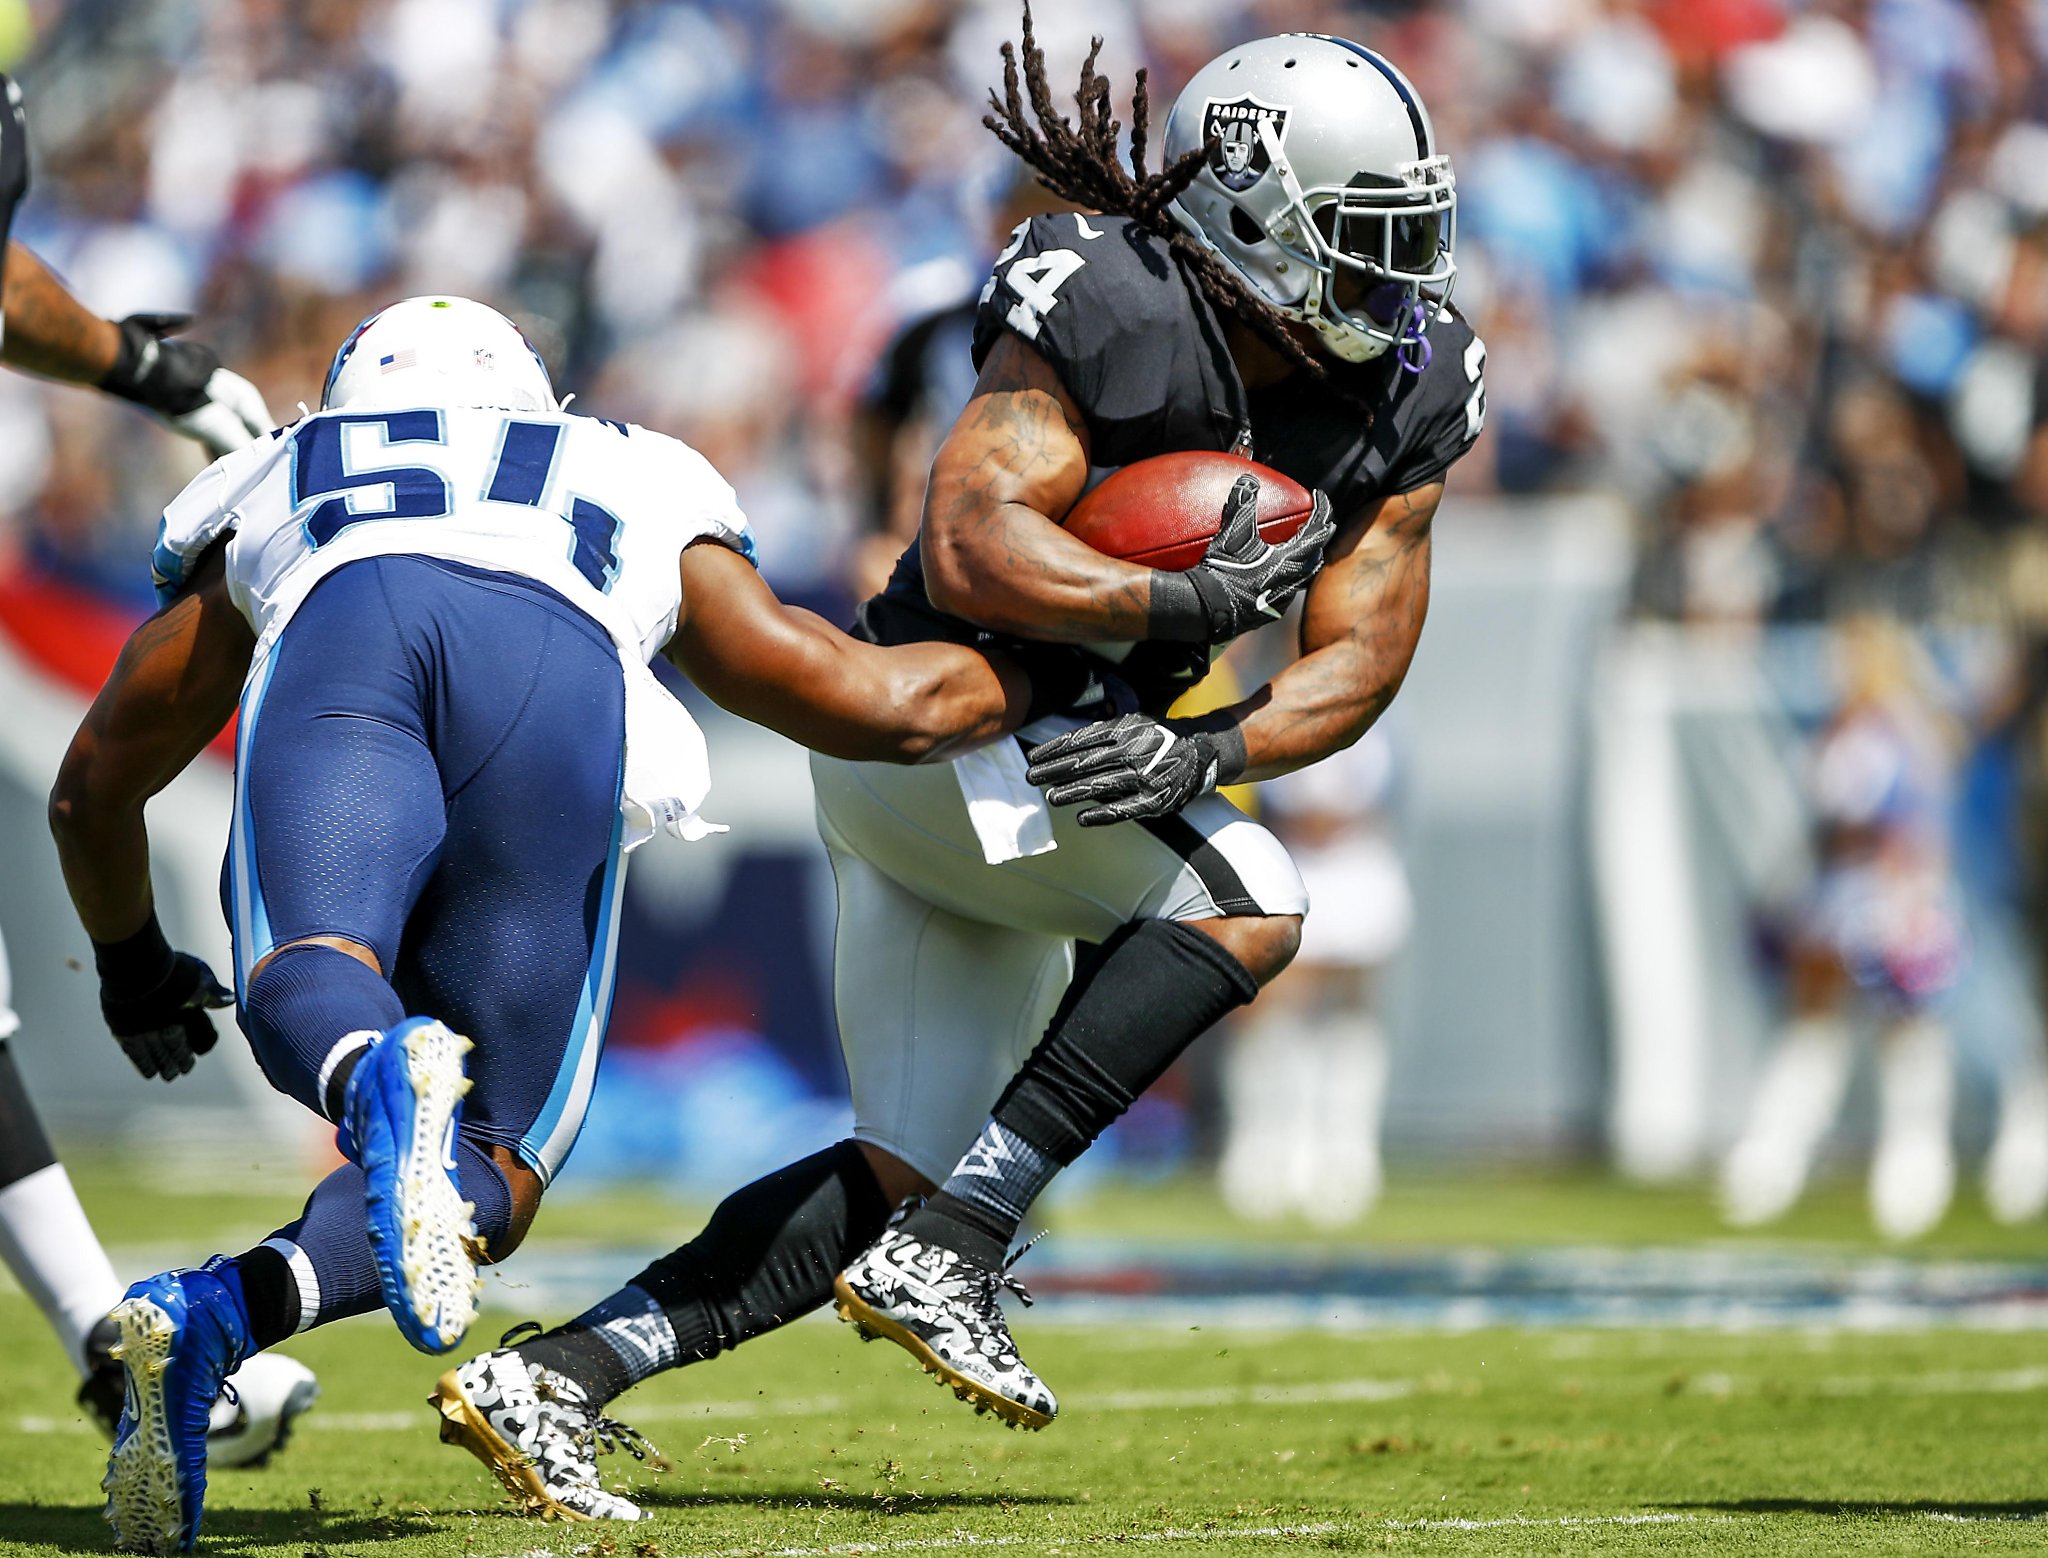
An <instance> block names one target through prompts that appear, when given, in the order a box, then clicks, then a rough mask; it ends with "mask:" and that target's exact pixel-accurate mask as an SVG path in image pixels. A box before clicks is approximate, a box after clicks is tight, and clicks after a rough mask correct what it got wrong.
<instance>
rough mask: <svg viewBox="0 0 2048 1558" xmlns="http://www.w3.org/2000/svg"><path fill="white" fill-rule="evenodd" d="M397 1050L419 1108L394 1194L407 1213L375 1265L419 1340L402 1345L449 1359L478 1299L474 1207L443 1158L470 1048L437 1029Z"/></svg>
mask: <svg viewBox="0 0 2048 1558" xmlns="http://www.w3.org/2000/svg"><path fill="white" fill-rule="evenodd" d="M401 1042H402V1043H403V1044H404V1046H405V1055H406V1079H407V1081H408V1082H409V1083H410V1085H411V1087H412V1092H413V1097H414V1099H415V1100H416V1104H417V1107H416V1109H415V1111H414V1115H413V1122H412V1136H411V1141H410V1143H409V1146H408V1148H407V1150H406V1152H405V1154H404V1156H403V1160H402V1162H401V1163H400V1164H399V1165H398V1171H397V1184H396V1186H395V1189H396V1192H397V1195H398V1196H399V1198H400V1201H401V1204H402V1205H403V1207H404V1209H405V1212H404V1216H403V1217H402V1218H400V1219H399V1220H398V1222H399V1228H398V1234H399V1238H398V1246H399V1247H398V1249H397V1250H396V1251H395V1252H393V1251H390V1250H388V1249H387V1248H385V1244H386V1241H385V1240H383V1239H380V1238H377V1237H374V1236H373V1238H372V1240H371V1244H372V1247H373V1248H374V1249H375V1250H376V1252H377V1256H378V1262H379V1264H380V1265H384V1264H386V1263H387V1262H388V1263H389V1264H390V1265H392V1266H393V1267H395V1274H396V1275H397V1276H398V1277H399V1278H400V1279H401V1280H399V1281H398V1282H396V1283H394V1284H393V1285H394V1286H395V1287H396V1288H397V1289H398V1290H399V1291H400V1292H401V1293H403V1295H404V1298H405V1307H406V1308H407V1309H408V1310H409V1311H410V1313H411V1316H412V1318H413V1319H414V1320H415V1321H416V1322H417V1323H418V1327H419V1332H420V1334H419V1335H417V1336H415V1335H413V1334H412V1333H411V1332H410V1331H408V1332H407V1339H408V1340H409V1341H411V1342H412V1343H413V1345H414V1346H415V1347H419V1348H421V1350H423V1351H426V1352H437V1353H439V1352H447V1351H449V1350H451V1349H452V1348H454V1347H455V1346H456V1345H457V1344H458V1343H460V1342H461V1340H462V1338H463V1337H464V1335H466V1334H467V1333H468V1330H469V1327H470V1325H471V1324H472V1323H473V1322H474V1321H475V1319H476V1314H477V1305H478V1302H479V1300H480V1298H481V1296H482V1294H483V1277H482V1275H481V1274H480V1273H479V1272H478V1271H477V1257H478V1255H479V1254H480V1253H481V1251H482V1241H481V1240H479V1239H478V1237H477V1233H476V1224H475V1222H474V1221H473V1216H474V1213H475V1206H474V1204H473V1203H471V1202H468V1201H465V1200H463V1199H462V1196H461V1194H460V1193H459V1191H458V1190H457V1189H456V1185H455V1181H454V1179H453V1178H452V1177H451V1174H450V1171H449V1169H448V1168H447V1166H446V1164H445V1162H444V1161H443V1158H442V1145H443V1143H444V1142H445V1141H446V1140H447V1139H448V1136H449V1132H450V1127H451V1125H452V1123H453V1120H454V1117H455V1111H456V1108H457V1107H458V1105H459V1104H460V1102H461V1100H462V1098H463V1096H464V1095H465V1094H466V1093H467V1092H468V1091H469V1088H470V1078H469V1077H468V1076H466V1075H465V1074H464V1072H463V1066H462V1057H463V1056H464V1055H466V1054H467V1053H468V1052H469V1051H470V1050H471V1049H472V1048H474V1045H473V1044H472V1043H471V1041H470V1040H469V1039H466V1038H464V1037H463V1036H462V1035H461V1034H459V1033H455V1032H453V1031H451V1030H450V1029H448V1028H447V1027H445V1026H443V1025H442V1024H440V1023H427V1024H423V1025H422V1026H420V1027H418V1028H416V1029H414V1030H413V1031H412V1032H411V1033H408V1034H406V1035H405V1037H404V1039H403V1040H402V1041H401ZM375 1226H376V1224H375V1220H374V1219H373V1221H372V1227H373V1230H374V1229H375ZM394 1256H395V1258H394Z"/></svg>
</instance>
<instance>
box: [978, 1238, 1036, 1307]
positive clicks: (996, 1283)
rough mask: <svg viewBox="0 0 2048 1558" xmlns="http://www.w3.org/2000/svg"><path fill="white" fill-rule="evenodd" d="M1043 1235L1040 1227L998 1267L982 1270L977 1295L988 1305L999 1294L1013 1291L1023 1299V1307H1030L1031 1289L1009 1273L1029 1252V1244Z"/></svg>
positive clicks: (991, 1303)
mask: <svg viewBox="0 0 2048 1558" xmlns="http://www.w3.org/2000/svg"><path fill="white" fill-rule="evenodd" d="M1044 1237H1045V1230H1044V1229H1040V1230H1039V1231H1038V1232H1037V1233H1034V1234H1033V1235H1032V1236H1031V1237H1030V1238H1028V1239H1026V1240H1025V1241H1024V1242H1023V1243H1022V1244H1021V1245H1019V1246H1018V1247H1017V1248H1016V1249H1015V1250H1013V1251H1011V1252H1010V1255H1009V1257H1008V1258H1007V1259H1005V1260H1004V1262H1003V1263H1002V1265H1001V1266H1000V1267H998V1268H997V1269H996V1270H994V1271H987V1272H984V1273H983V1274H982V1276H983V1286H982V1289H981V1292H980V1294H979V1295H978V1296H979V1297H981V1298H982V1299H983V1300H984V1301H986V1302H987V1303H989V1304H990V1305H993V1304H994V1303H995V1302H996V1300H997V1298H998V1297H999V1296H1000V1295H1001V1294H1003V1293H1015V1294H1016V1295H1017V1296H1018V1297H1019V1298H1021V1299H1022V1300H1024V1307H1025V1308H1026V1309H1029V1308H1030V1307H1031V1289H1029V1288H1027V1287H1026V1286H1025V1285H1024V1283H1023V1280H1022V1279H1021V1278H1019V1277H1015V1276H1012V1275H1011V1274H1010V1268H1011V1267H1012V1266H1014V1265H1016V1264H1017V1262H1018V1261H1020V1260H1022V1259H1023V1258H1024V1257H1025V1256H1026V1255H1028V1254H1030V1253H1031V1246H1032V1245H1034V1244H1036V1243H1037V1242H1038V1241H1039V1240H1040V1239H1043V1238H1044Z"/></svg>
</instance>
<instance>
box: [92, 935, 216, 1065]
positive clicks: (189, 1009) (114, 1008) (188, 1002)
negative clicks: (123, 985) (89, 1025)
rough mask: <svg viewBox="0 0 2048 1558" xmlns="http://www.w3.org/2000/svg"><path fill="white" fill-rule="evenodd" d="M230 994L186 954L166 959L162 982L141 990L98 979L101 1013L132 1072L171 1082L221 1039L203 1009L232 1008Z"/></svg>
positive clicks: (192, 957) (211, 972)
mask: <svg viewBox="0 0 2048 1558" xmlns="http://www.w3.org/2000/svg"><path fill="white" fill-rule="evenodd" d="M234 1004H235V993H234V992H233V991H232V990H229V989H226V988H225V987H223V986H222V984H221V982H220V981H219V980H218V979H216V978H214V977H213V970H212V969H210V968H208V967H207V966H206V964H204V963H203V962H201V961H200V960H199V959H198V958H196V957H194V956H192V954H191V953H189V952H177V953H173V954H172V955H171V962H170V967H169V968H168V969H167V970H166V972H165V974H164V977H163V979H162V981H161V982H160V983H158V984H156V985H155V986H153V987H152V988H151V989H149V990H146V991H142V992H139V993H137V992H126V991H119V990H116V989H114V988H111V987H110V984H109V982H108V981H107V980H105V979H102V980H101V981H100V1014H101V1015H102V1016H103V1017H105V1018H106V1020H107V1027H108V1028H109V1029H110V1030H111V1031H112V1032H113V1035H114V1038H115V1039H116V1040H117V1041H118V1042H119V1043H120V1046H121V1048H122V1050H123V1051H124V1052H125V1053H126V1054H127V1056H128V1059H129V1060H130V1061H131V1062H133V1063H134V1066H135V1069H136V1070H137V1071H140V1072H141V1073H142V1074H143V1075H144V1076H146V1077H159V1076H160V1077H162V1078H163V1079H164V1080H165V1081H166V1082H174V1081H176V1080H177V1079H178V1078H179V1077H181V1076H183V1075H184V1074H185V1073H186V1072H188V1071H190V1070H191V1069H192V1065H193V1061H194V1059H195V1058H196V1057H198V1056H200V1055H204V1054H205V1053H206V1052H207V1051H208V1050H210V1049H212V1048H213V1046H214V1043H215V1041H216V1040H217V1039H218V1038H219V1037H220V1035H219V1034H218V1033H217V1032H216V1031H215V1029H214V1026H213V1018H212V1017H211V1016H209V1015H208V1010H209V1009H210V1008H214V1007H222V1006H232V1005H234Z"/></svg>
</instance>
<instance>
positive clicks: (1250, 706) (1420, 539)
mask: <svg viewBox="0 0 2048 1558" xmlns="http://www.w3.org/2000/svg"><path fill="white" fill-rule="evenodd" d="M1443 495H1444V484H1443V483H1442V482H1441V481H1436V482H1431V483H1430V484H1429V485H1428V486H1426V487H1417V488H1416V489H1415V490H1414V491H1413V492H1403V493H1397V494H1396V495H1394V496H1393V497H1390V498H1384V499H1382V500H1381V501H1380V502H1379V503H1378V504H1377V505H1376V506H1375V507H1374V508H1373V509H1372V510H1370V511H1369V512H1368V513H1367V514H1365V515H1363V516H1360V517H1359V518H1357V519H1354V520H1353V521H1352V523H1350V524H1348V525H1346V526H1345V527H1344V528H1343V529H1342V530H1340V531H1339V532H1338V534H1337V539H1336V540H1335V541H1334V542H1333V543H1332V544H1331V547H1330V560H1329V562H1328V563H1326V564H1325V565H1324V567H1323V571H1322V573H1321V574H1319V575H1318V576H1317V577H1316V580H1315V582H1314V583H1313V584H1311V585H1310V586H1309V588H1308V595H1307V598H1306V599H1305V600H1304V602H1303V608H1304V609H1303V611H1302V617H1301V658H1300V659H1298V660H1296V661H1295V662H1294V663H1293V664H1292V665H1290V666H1288V667H1287V669H1286V670H1284V671H1282V672H1281V673H1280V674H1279V675H1278V676H1276V677H1274V678H1273V680H1272V682H1271V683H1270V684H1268V685H1267V686H1265V687H1262V688H1261V689H1259V691H1258V692H1256V693H1254V694H1253V695H1252V696H1251V697H1250V698H1248V699H1246V700H1245V701H1244V702H1243V703H1241V704H1239V705H1237V706H1236V707H1235V708H1233V709H1229V710H1225V711H1222V712H1221V713H1220V714H1217V715H1211V716H1209V717H1207V718H1205V719H1200V720H1196V721H1193V722H1191V723H1193V724H1195V725H1196V726H1200V727H1205V728H1206V727H1209V726H1212V725H1218V724H1230V723H1234V724H1236V725H1237V727H1238V729H1239V730H1240V731H1241V732H1242V733H1243V736H1244V741H1245V756H1246V768H1245V771H1244V777H1245V778H1247V779H1271V778H1273V777H1274V776H1275V775H1278V774H1284V773H1287V772H1289V771H1290V770H1292V769H1296V768H1305V767H1307V766H1308V765H1309V764H1310V763H1314V762H1317V761H1320V760H1321V759H1323V758H1325V757H1328V756H1329V755H1330V754H1331V753H1332V752H1335V751H1338V750H1340V749H1342V748H1344V747H1348V746H1350V745H1351V743H1352V742H1354V741H1356V740H1357V739H1358V738H1359V737H1360V736H1362V735H1364V734H1365V733H1366V731H1367V730H1369V729H1370V728H1371V727H1372V724H1373V722H1374V721H1375V720H1377V719H1378V718H1379V717H1380V715H1381V714H1382V713H1383V712H1385V710H1386V707H1387V705H1388V704H1390V703H1392V702H1393V701H1394V694H1395V693H1397V692H1399V691H1400V690H1401V681H1402V679H1403V678H1404V677H1405V676H1407V674H1408V663H1409V662H1410V661H1411V660H1413V659H1414V658H1415V645H1416V643H1417V641H1418V640H1419V639H1420V638H1421V637H1422V619H1423V617H1424V616H1425V615H1426V614H1427V613H1428V611H1429V553H1430V523H1431V521H1432V520H1433V519H1434V518H1435V517H1436V508H1437V504H1438V503H1439V502H1441V501H1442V499H1443Z"/></svg>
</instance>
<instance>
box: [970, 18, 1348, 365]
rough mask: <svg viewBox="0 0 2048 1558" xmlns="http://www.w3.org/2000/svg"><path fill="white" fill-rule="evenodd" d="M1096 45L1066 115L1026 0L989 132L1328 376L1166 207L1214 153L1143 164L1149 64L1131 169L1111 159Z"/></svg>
mask: <svg viewBox="0 0 2048 1558" xmlns="http://www.w3.org/2000/svg"><path fill="white" fill-rule="evenodd" d="M1101 52H1102V40H1101V39H1100V38H1097V39H1096V40H1095V43H1094V47H1093V48H1091V49H1089V51H1088V58H1087V59H1086V60H1085V61H1083V62H1082V65H1081V85H1080V87H1079V89H1078V90H1077V91H1076V92H1075V94H1074V102H1075V105H1076V106H1077V107H1078V108H1079V109H1080V123H1079V125H1078V126H1077V125H1075V124H1072V123H1070V122H1069V121H1068V120H1067V118H1066V116H1065V115H1063V114H1062V113H1060V112H1059V110H1058V109H1056V108H1055V107H1054V106H1053V101H1052V91H1051V89H1050V88H1049V87H1047V85H1046V81H1045V51H1044V50H1042V49H1041V48H1039V46H1038V39H1037V38H1036V37H1035V36H1034V35H1033V33H1032V31H1031V3H1030V0H1025V4H1024V38H1023V57H1024V63H1023V70H1022V77H1023V80H1022V90H1021V91H1020V90H1019V81H1018V76H1019V71H1018V64H1017V55H1018V51H1017V48H1016V46H1015V45H1013V44H1009V43H1005V44H1004V45H1003V95H1002V96H1001V97H997V96H996V94H995V93H994V92H993V91H991V92H990V93H989V95H988V101H989V107H990V108H991V109H992V110H993V112H991V113H988V114H986V115H984V116H983V118H982V121H981V122H982V123H983V124H985V125H987V126H988V128H989V129H991V130H993V131H994V132H995V134H996V138H997V139H998V140H1000V141H1001V142H1002V143H1003V144H1004V145H1005V146H1007V147H1009V148H1010V150H1011V151H1013V152H1015V153H1016V154H1017V155H1018V156H1019V157H1021V158H1023V159H1024V161H1025V163H1026V164H1028V165H1029V166H1030V167H1031V168H1032V169H1033V171H1035V172H1036V173H1037V174H1038V182H1039V183H1041V184H1043V185H1044V186H1045V187H1046V188H1047V189H1049V190H1051V191H1052V192H1053V193H1054V194H1055V195H1058V196H1059V197H1060V198H1061V199H1062V200H1069V201H1072V202H1073V203H1074V204H1075V205H1077V206H1083V207H1086V208H1087V209H1089V210H1091V211H1108V212H1111V213H1113V214H1115V215H1117V216H1127V217H1129V218H1130V219H1131V220H1132V221H1134V222H1137V223H1138V224H1139V225H1140V226H1142V227H1144V228H1145V229H1146V230H1147V231H1148V232H1151V233H1153V234H1155V235H1156V236H1158V237H1160V238H1162V239H1164V240H1165V241H1166V246H1167V248H1168V249H1169V250H1170V251H1171V252H1172V253H1173V254H1174V255H1175V256H1177V257H1178V258H1179V260H1180V262H1181V264H1182V265H1183V266H1185V267H1186V268H1187V272H1188V274H1189V275H1191V276H1193V277H1194V278H1195V284H1196V285H1197V286H1198V287H1200V288H1201V291H1202V295H1203V296H1204V297H1206V298H1207V299H1208V300H1209V305H1210V307H1212V308H1214V309H1215V310H1216V311H1217V312H1218V313H1221V314H1228V315H1230V316H1231V317H1232V318H1234V319H1237V320H1238V321H1240V322H1241V323H1242V324H1244V325H1245V326H1246V327H1247V328H1248V329H1250V330H1252V331H1253V332H1255V333H1256V334H1257V335H1258V337H1259V339H1261V340H1262V341H1265V342H1267V343H1268V344H1269V345H1271V346H1272V347H1273V349H1274V350H1275V351H1278V352H1279V353H1280V354H1281V355H1282V356H1284V357H1286V358H1287V360H1288V361H1289V362H1292V363H1293V364H1294V365H1295V366H1296V367H1299V368H1303V369H1305V370H1307V371H1308V372H1309V373H1310V374H1312V375H1314V376H1315V377H1316V378H1317V379H1320V380H1324V381H1327V380H1328V379H1329V377H1330V370H1329V367H1328V365H1327V364H1325V363H1324V362H1323V360H1322V359H1321V358H1320V357H1318V356H1316V354H1315V353H1313V352H1311V351H1310V350H1309V349H1308V348H1307V347H1305V346H1303V345H1302V344H1301V342H1300V341H1298V340H1296V339H1295V337H1294V334H1293V332H1291V331H1290V330H1288V329H1287V321H1286V319H1285V318H1284V317H1283V316H1282V315H1280V314H1279V313H1277V312H1275V311H1274V309H1273V307H1272V305H1270V304H1268V303H1267V302H1265V301H1264V300H1263V299H1261V298H1258V297H1255V296H1254V295H1253V294H1252V292H1251V289H1250V288H1248V287H1247V286H1245V284H1244V282H1243V281H1242V280H1241V279H1240V278H1239V277H1238V274H1237V272H1236V271H1234V270H1233V269H1231V267H1230V265H1229V264H1228V262H1226V261H1225V260H1224V259H1223V257H1222V256H1221V255H1219V254H1217V253H1216V251H1215V250H1213V249H1211V248H1210V247H1209V246H1208V245H1207V244H1204V243H1203V242H1202V241H1201V240H1200V239H1198V238H1196V237H1195V235H1194V234H1193V233H1191V232H1189V231H1188V230H1187V229H1186V228H1185V227H1183V226H1181V225H1180V223H1179V222H1177V221H1175V220H1174V219H1173V217H1172V215H1171V214H1170V213H1169V212H1168V210H1167V207H1168V206H1169V205H1171V204H1172V202H1173V200H1174V198H1175V197H1176V196H1178V195H1179V194H1180V192H1181V191H1182V190H1184V189H1186V188H1187V187H1188V185H1190V184H1192V183H1193V182H1194V180H1195V175H1196V174H1198V173H1200V172H1201V171H1202V163H1203V161H1204V159H1206V158H1207V157H1208V156H1209V154H1210V151H1211V147H1209V146H1198V147H1196V148H1195V149H1194V150H1193V151H1190V152H1188V153H1186V154H1185V155H1184V156H1181V157H1179V158H1177V159H1176V160H1175V161H1174V162H1173V163H1172V164H1171V165H1169V166H1167V167H1164V168H1161V169H1160V170H1159V171H1158V172H1157V173H1147V172H1146V171H1145V142H1146V138H1147V135H1148V133H1149V131H1150V118H1151V104H1150V102H1149V100H1148V98H1147V94H1146V88H1145V80H1146V72H1145V71H1144V70H1142V69H1141V70H1140V71H1139V72H1138V84H1137V88H1136V90H1135V91H1134V92H1133V93H1132V95H1131V168H1130V171H1129V172H1128V173H1126V172H1125V171H1124V169H1123V168H1122V166H1121V165H1119V163H1118V162H1117V156H1116V138H1117V132H1118V131H1120V130H1121V129H1122V128H1123V126H1122V125H1121V124H1119V123H1118V122H1117V121H1116V119H1114V118H1113V117H1111V115H1110V110H1109V81H1108V79H1107V78H1106V77H1104V76H1103V75H1102V74H1101V73H1100V72H1098V71H1097V70H1096V68H1095V60H1096V56H1097V55H1098V54H1100V53H1101ZM1027 92H1028V93H1029V94H1030V98H1031V108H1032V111H1033V114H1034V115H1035V116H1036V118H1037V120H1038V123H1037V125H1036V126H1035V127H1034V126H1033V125H1032V123H1031V121H1030V119H1029V118H1027V117H1026V115H1025V112H1024V93H1027Z"/></svg>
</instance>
